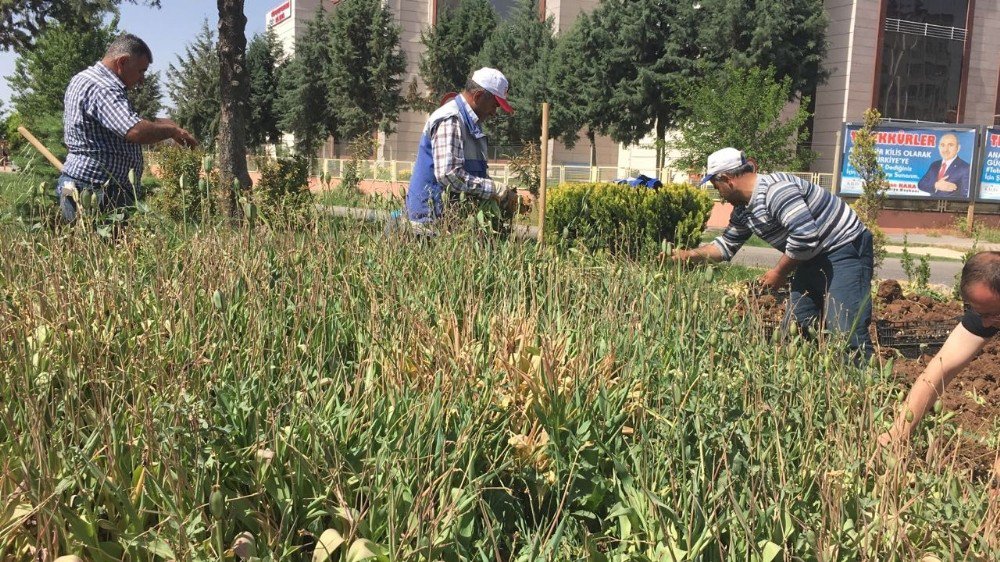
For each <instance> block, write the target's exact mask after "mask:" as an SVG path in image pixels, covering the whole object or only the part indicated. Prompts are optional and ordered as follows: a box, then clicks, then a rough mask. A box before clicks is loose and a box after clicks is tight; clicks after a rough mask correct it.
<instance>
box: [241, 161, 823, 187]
mask: <svg viewBox="0 0 1000 562" xmlns="http://www.w3.org/2000/svg"><path fill="white" fill-rule="evenodd" d="M349 162H350V160H342V159H334V158H317V159H314V160H313V162H312V173H313V175H314V176H317V177H323V176H325V177H327V178H331V179H341V178H343V177H344V171H345V169H346V167H347V164H348V163H349ZM249 165H250V171H251V172H252V171H255V169H254V163H253V162H252V160H251V162H250V163H249ZM412 170H413V162H410V161H402V160H385V161H381V162H380V161H375V160H360V161H358V174H359V175H360V177H361V179H364V180H372V181H385V182H406V181H409V179H410V175H411V173H412ZM636 172H637V171H636V170H633V169H629V168H626V167H622V166H549V169H548V174H546V176H547V177H546V181H545V184H546V186H556V185H560V184H564V183H585V182H609V181H614V180H616V179H619V178H626V177H631V176H634V174H635V173H636ZM793 174H794V175H796V176H798V177H800V178H803V179H805V180H809V181H811V182H812V183H814V184H816V185H818V186H820V187H822V188H824V189H826V190H827V191H829V190H832V189H833V174H823V173H814V172H793ZM490 175H491V176H492V177H493V178H494V179H496V180H497V181H501V182H504V183H509V182H512V181H514V180H515V179H516V174H515V172H514V169H513V167H512V166H511V165H510V164H507V163H505V162H498V163H494V164H492V165H491V166H490ZM652 175H653V176H654V177H657V178H659V179H660V180H662V181H663V182H664V183H667V182H671V181H672V182H674V183H683V182H688V181H692V180H693V179H695V178H697V176H695V177H694V178H692V177H690V176H689V174H688V173H687V172H685V171H683V170H679V169H675V168H662V169H660V170H659V171H658V172H657V173H654V174H652Z"/></svg>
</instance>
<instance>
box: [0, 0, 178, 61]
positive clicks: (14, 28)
mask: <svg viewBox="0 0 1000 562" xmlns="http://www.w3.org/2000/svg"><path fill="white" fill-rule="evenodd" d="M126 1H128V2H129V3H131V4H145V5H148V6H155V7H159V5H160V0H126ZM121 3H122V0H10V1H5V2H0V50H4V51H7V50H11V49H13V50H15V51H17V52H18V53H27V52H29V51H31V49H33V48H35V47H37V43H38V40H39V37H41V36H42V35H44V33H45V32H46V31H48V30H49V29H50V28H51V26H53V25H55V24H58V25H62V26H63V27H64V28H67V29H71V30H72V31H76V32H87V31H91V30H92V29H91V27H90V26H91V23H92V22H94V21H95V20H100V18H101V17H102V16H103V15H105V14H106V13H107V12H109V11H116V9H117V6H118V5H119V4H121ZM95 60H96V59H95Z"/></svg>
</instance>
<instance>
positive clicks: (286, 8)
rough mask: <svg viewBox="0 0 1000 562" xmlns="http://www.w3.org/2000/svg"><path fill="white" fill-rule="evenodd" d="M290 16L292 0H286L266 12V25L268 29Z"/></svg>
mask: <svg viewBox="0 0 1000 562" xmlns="http://www.w3.org/2000/svg"><path fill="white" fill-rule="evenodd" d="M290 17H292V2H291V0H288V1H287V2H283V3H282V4H281V5H280V6H278V7H276V8H273V9H271V11H270V12H268V13H267V27H268V28H269V29H270V28H271V27H274V26H275V25H278V24H279V23H281V22H283V21H285V20H286V19H288V18H290Z"/></svg>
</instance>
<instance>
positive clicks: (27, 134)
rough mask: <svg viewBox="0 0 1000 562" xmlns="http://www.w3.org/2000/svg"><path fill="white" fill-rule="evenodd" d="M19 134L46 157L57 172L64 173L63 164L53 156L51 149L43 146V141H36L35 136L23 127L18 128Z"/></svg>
mask: <svg viewBox="0 0 1000 562" xmlns="http://www.w3.org/2000/svg"><path fill="white" fill-rule="evenodd" d="M17 132H19V133H21V136H22V137H24V138H25V139H27V140H28V142H30V143H31V146H34V147H35V150H37V151H38V152H41V153H42V156H44V157H45V159H46V160H48V161H49V163H50V164H52V165H53V166H55V167H56V169H57V170H59V171H60V172H62V171H63V165H62V162H60V161H59V159H58V158H56V156H55V154H52V153H51V152H49V149H47V148H45V145H44V144H42V143H41V141H39V140H38V139H36V138H35V135H33V134H31V131H29V130H28V129H25V128H24V127H23V126H22V127H18V128H17Z"/></svg>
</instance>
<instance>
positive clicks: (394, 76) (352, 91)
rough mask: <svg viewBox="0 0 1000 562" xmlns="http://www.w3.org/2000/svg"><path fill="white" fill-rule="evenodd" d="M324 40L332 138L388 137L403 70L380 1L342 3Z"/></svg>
mask: <svg viewBox="0 0 1000 562" xmlns="http://www.w3.org/2000/svg"><path fill="white" fill-rule="evenodd" d="M328 40H329V53H330V64H329V66H328V67H325V70H326V77H327V90H328V104H329V106H330V110H331V111H332V112H333V113H334V114H335V115H336V116H337V136H338V138H342V139H353V138H356V137H358V136H360V135H364V134H371V133H373V132H375V131H376V130H378V131H382V132H384V133H387V134H388V133H391V132H392V131H393V129H394V127H395V122H396V118H397V117H398V115H399V112H400V110H401V108H402V105H403V97H402V95H401V91H402V83H403V82H402V77H403V73H404V72H405V71H406V57H405V55H404V54H403V51H402V49H401V48H400V44H399V26H398V25H397V24H396V23H395V19H394V16H393V14H392V12H391V11H390V10H389V8H387V7H386V6H385V5H384V3H383V2H382V1H381V0H343V1H342V2H340V4H338V5H337V10H336V11H335V12H334V13H333V17H332V21H331V24H330V36H329V39H328ZM316 70H319V69H310V71H316Z"/></svg>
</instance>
